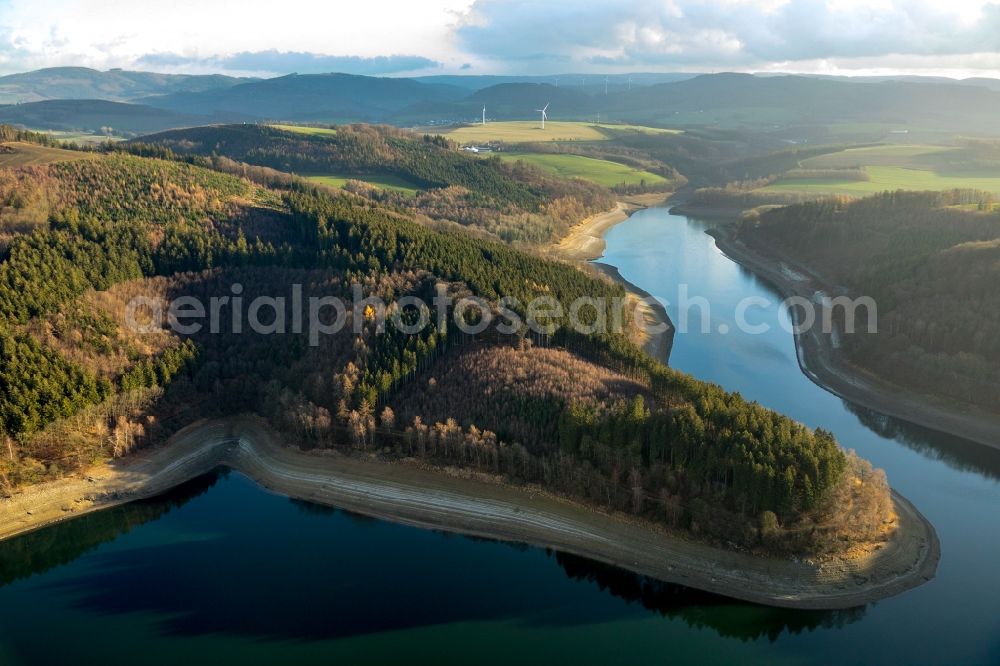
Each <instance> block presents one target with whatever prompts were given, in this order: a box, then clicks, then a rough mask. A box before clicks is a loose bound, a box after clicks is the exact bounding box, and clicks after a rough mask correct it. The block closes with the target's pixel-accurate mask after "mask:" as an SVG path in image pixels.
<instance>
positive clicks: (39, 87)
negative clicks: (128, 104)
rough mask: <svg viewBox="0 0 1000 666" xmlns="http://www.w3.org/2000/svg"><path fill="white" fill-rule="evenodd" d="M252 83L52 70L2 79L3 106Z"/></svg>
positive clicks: (208, 76) (114, 98)
mask: <svg viewBox="0 0 1000 666" xmlns="http://www.w3.org/2000/svg"><path fill="white" fill-rule="evenodd" d="M251 80H253V79H246V78H235V77H232V76H224V75H222V74H205V75H192V74H157V73H154V72H132V71H127V70H121V69H112V70H108V71H106V72H101V71H98V70H96V69H90V68H87V67H50V68H47V69H39V70H35V71H32V72H23V73H20V74H10V75H7V76H0V104H19V103H24V102H39V101H42V100H48V99H103V100H108V101H113V102H124V101H129V100H134V99H137V98H140V97H149V96H151V95H166V94H170V93H177V92H200V91H205V90H212V89H215V88H227V87H229V86H234V85H237V84H240V83H246V82H248V81H251Z"/></svg>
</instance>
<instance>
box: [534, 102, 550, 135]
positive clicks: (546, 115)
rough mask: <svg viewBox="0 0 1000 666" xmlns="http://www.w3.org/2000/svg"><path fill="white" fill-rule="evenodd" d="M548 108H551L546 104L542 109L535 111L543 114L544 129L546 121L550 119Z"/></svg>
mask: <svg viewBox="0 0 1000 666" xmlns="http://www.w3.org/2000/svg"><path fill="white" fill-rule="evenodd" d="M548 108H549V105H548V104H546V105H545V106H543V107H542V108H540V109H535V111H538V112H539V113H540V114H542V129H545V119H546V118H548V117H549V114H548V113H546V111H547V110H548Z"/></svg>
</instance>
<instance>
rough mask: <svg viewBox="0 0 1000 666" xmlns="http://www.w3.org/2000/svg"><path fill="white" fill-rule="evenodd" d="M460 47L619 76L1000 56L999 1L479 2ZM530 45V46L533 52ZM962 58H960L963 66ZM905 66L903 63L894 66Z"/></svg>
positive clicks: (500, 59) (499, 59)
mask: <svg viewBox="0 0 1000 666" xmlns="http://www.w3.org/2000/svg"><path fill="white" fill-rule="evenodd" d="M458 37H459V44H460V45H461V46H462V47H463V48H465V49H467V50H469V51H470V52H472V53H475V54H478V55H479V56H480V57H483V58H487V59H491V60H493V61H494V62H496V63H500V64H502V63H505V62H515V63H516V62H517V61H518V60H519V59H521V58H523V57H524V56H525V54H527V55H528V56H530V59H531V60H533V61H535V62H536V66H537V67H544V66H545V61H546V60H547V59H551V61H552V62H553V64H555V65H557V68H558V69H564V68H565V62H566V59H567V58H569V59H570V60H572V61H575V62H577V63H579V64H580V65H581V66H583V65H585V64H587V63H588V62H590V63H595V62H596V63H600V64H604V65H615V64H617V65H619V66H620V67H622V68H631V69H635V68H644V67H645V68H675V69H691V68H700V69H711V68H719V67H726V68H733V69H754V68H768V67H770V66H771V65H773V64H774V63H777V62H781V63H788V64H790V65H792V66H794V64H795V63H798V62H802V63H804V64H805V63H809V62H812V61H816V60H820V59H830V58H837V59H840V60H841V61H844V66H846V67H849V66H850V65H849V62H846V61H849V60H852V59H860V58H872V57H881V56H885V57H888V56H900V55H902V56H915V58H914V59H913V63H914V66H915V67H923V66H926V64H927V63H926V62H925V61H926V57H928V56H947V57H948V58H949V60H950V61H951V63H952V65H953V66H954V65H959V66H961V65H963V63H962V62H956V58H954V56H962V55H968V56H970V57H969V58H968V59H967V62H966V63H965V66H968V67H975V66H976V62H978V61H979V60H981V58H979V56H977V55H976V54H984V53H994V52H998V51H1000V6H998V4H997V2H996V0H954V1H953V2H945V3H942V2H931V1H929V0H914V1H909V2H902V1H898V0H897V1H895V2H893V1H891V0H882V1H877V0H876V1H873V0H864V1H861V0H791V1H789V0H784V1H780V0H779V1H771V2H760V1H748V0H715V1H712V2H703V1H700V0H629V1H628V2H616V3H611V2H604V1H603V0H548V1H547V2H545V3H536V2H531V1H529V0H477V1H476V2H475V3H474V5H473V6H472V8H471V9H470V11H469V12H468V14H467V20H466V21H465V23H464V24H463V25H461V26H460V27H459V29H458ZM523 44H531V45H532V50H530V51H526V50H525V49H524V47H523V46H522V45H523ZM959 60H960V59H959ZM897 61H898V59H897Z"/></svg>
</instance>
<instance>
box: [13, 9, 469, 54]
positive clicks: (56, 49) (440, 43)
mask: <svg viewBox="0 0 1000 666" xmlns="http://www.w3.org/2000/svg"><path fill="white" fill-rule="evenodd" d="M470 2H471V0H439V1H438V2H435V3H433V4H427V3H422V2H408V1H401V0H364V2H357V1H356V0H350V1H330V0H325V1H317V0H283V2H281V3H278V4H277V5H276V4H275V3H274V2H272V1H265V0H238V1H237V0H210V1H205V0H173V1H172V2H159V1H157V2H152V1H149V0H0V67H3V68H5V69H8V70H10V69H12V68H13V69H26V68H30V67H40V66H50V65H85V66H91V67H98V68H106V67H129V66H134V65H135V63H136V62H137V61H138V59H139V58H141V57H142V56H146V55H149V54H176V55H180V56H183V57H184V58H185V59H186V62H185V64H184V65H183V67H182V66H180V65H177V66H175V67H174V69H175V70H181V69H184V70H187V71H195V70H197V69H198V68H199V65H198V60H199V59H205V60H206V61H211V60H212V59H213V58H217V57H220V56H221V57H225V56H231V55H234V54H237V53H254V52H267V51H279V52H293V53H313V54H321V55H329V56H359V57H362V58H370V57H376V56H389V55H392V54H398V53H405V54H414V55H417V56H422V57H425V58H428V59H430V60H433V61H443V62H447V63H451V62H454V67H455V68H456V69H457V68H458V67H459V66H460V65H461V64H462V62H465V61H466V60H468V58H466V57H460V54H458V53H456V51H455V50H454V48H453V47H452V40H451V34H452V33H451V26H452V25H453V24H454V22H455V20H456V16H457V14H456V12H460V11H464V10H465V9H467V8H468V6H469V4H470ZM4 35H6V37H7V39H6V40H4ZM5 42H6V45H5ZM209 66H210V62H209Z"/></svg>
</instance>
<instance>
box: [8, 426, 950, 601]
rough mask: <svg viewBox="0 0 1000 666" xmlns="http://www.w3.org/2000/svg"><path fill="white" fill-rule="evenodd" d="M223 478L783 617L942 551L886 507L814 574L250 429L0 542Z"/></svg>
mask: <svg viewBox="0 0 1000 666" xmlns="http://www.w3.org/2000/svg"><path fill="white" fill-rule="evenodd" d="M219 466H226V467H231V468H233V469H235V470H237V471H239V472H241V473H243V474H245V475H247V476H248V477H250V478H251V479H253V480H254V481H256V482H257V483H259V484H261V485H262V486H264V487H266V488H268V489H270V490H272V491H274V492H277V493H280V494H282V495H288V496H291V497H296V498H300V499H304V500H308V501H312V502H316V503H319V504H326V505H331V506H336V507H339V508H343V509H347V510H350V511H354V512H358V513H362V514H365V515H369V516H372V517H376V518H380V519H384V520H389V521H392V522H397V523H403V524H407V525H413V526H418V527H423V528H431V529H440V530H445V531H449V532H456V533H460V534H467V535H474V536H481V537H486V538H493V539H500V540H508V541H517V542H523V543H529V544H532V545H536V546H542V547H549V548H553V549H556V550H559V551H563V552H567V553H573V554H576V555H580V556H582V557H587V558H590V559H594V560H598V561H601V562H606V563H609V564H612V565H615V566H618V567H621V568H624V569H628V570H630V571H633V572H635V573H639V574H642V575H647V576H650V577H653V578H656V579H659V580H664V581H667V582H672V583H678V584H682V585H686V586H689V587H693V588H697V589H701V590H706V591H709V592H713V593H717V594H721V595H725V596H728V597H733V598H737V599H741V600H745V601H751V602H755V603H762V604H768V605H774V606H783V607H788V608H810V609H829V610H833V609H840V608H850V607H855V606H860V605H863V604H867V603H870V602H873V601H876V600H879V599H883V598H886V597H889V596H893V595H896V594H899V593H902V592H904V591H906V590H909V589H911V588H913V587H916V586H918V585H920V584H922V583H924V582H926V581H927V580H930V579H931V578H932V577H933V576H934V573H935V571H936V568H937V563H938V559H939V557H940V546H939V543H938V540H937V536H936V534H935V532H934V529H933V527H932V526H931V525H930V524H929V523H928V522H927V520H926V519H925V518H924V517H923V516H922V515H920V513H919V512H918V511H917V510H916V509H915V508H914V507H913V506H912V505H911V504H910V503H909V502H908V501H906V500H905V499H904V498H902V497H900V496H899V495H897V494H895V493H894V495H893V497H894V500H895V504H896V510H897V513H898V516H899V528H898V530H897V532H896V533H895V534H894V536H893V537H892V539H891V540H890V541H889V542H888V543H887V544H885V545H884V546H883V547H882V548H881V549H880V550H878V551H876V552H875V553H874V554H873V555H871V556H869V557H867V558H865V559H864V560H843V559H839V560H827V561H825V562H823V563H820V564H811V563H808V562H803V561H795V560H791V559H789V560H785V559H777V558H761V557H756V556H752V555H748V554H744V553H738V552H734V551H729V550H723V549H720V548H715V547H712V546H710V545H707V544H703V543H699V542H697V541H689V540H687V539H684V538H681V537H679V536H677V535H673V534H669V533H667V532H665V531H663V530H660V529H655V528H654V527H653V526H652V524H651V523H646V522H644V521H639V520H626V519H623V518H619V517H615V516H612V515H608V514H605V513H602V512H599V511H596V510H593V509H591V508H588V507H586V506H583V505H581V504H577V503H574V502H571V501H568V500H563V499H560V498H556V497H552V496H549V495H547V494H545V493H540V492H538V491H537V490H533V489H531V488H519V487H510V486H506V485H496V484H489V483H484V482H481V481H475V480H471V479H466V478H460V477H455V476H450V475H447V474H443V473H441V472H437V471H431V470H427V469H423V468H421V467H418V466H415V465H409V464H406V463H384V462H376V461H371V460H362V459H357V458H352V457H348V456H345V455H342V454H338V453H335V452H331V451H318V452H301V451H298V450H295V449H292V448H289V447H286V446H282V445H280V444H279V443H278V441H277V437H276V436H275V435H273V434H272V433H271V432H270V431H269V430H268V429H267V427H266V426H264V425H263V424H262V422H261V421H260V420H259V419H257V418H255V417H247V416H244V417H233V418H228V419H222V420H217V421H201V422H198V423H195V424H192V425H191V426H189V427H187V428H185V429H184V430H182V431H180V432H179V433H177V434H176V435H175V436H174V437H172V438H171V440H170V442H169V443H168V444H167V445H165V446H162V447H157V448H154V449H150V450H147V451H143V452H140V453H137V454H135V455H133V456H130V457H128V458H126V459H123V460H120V461H116V462H114V463H112V464H108V465H102V466H100V467H98V468H95V469H94V470H91V472H90V475H89V476H82V477H72V478H67V479H62V480H60V481H54V482H50V483H45V484H41V485H39V486H33V487H31V488H28V489H26V490H25V491H24V492H23V493H21V494H20V495H15V496H14V497H13V498H10V499H8V500H4V501H3V502H0V539H3V538H9V537H11V536H15V535H17V534H21V533H24V532H27V531H31V530H34V529H38V528H40V527H43V526H44V525H48V524H51V523H55V522H58V521H61V520H67V519H71V518H74V517H76V516H79V515H81V514H83V513H87V512H90V511H97V510H100V509H104V508H108V507H111V506H115V505H118V504H122V503H125V502H129V501H132V500H136V499H140V498H145V497H151V496H154V495H157V494H160V493H163V492H165V491H166V490H168V489H170V488H172V487H174V486H176V485H179V484H181V483H183V482H185V481H188V480H190V479H192V478H195V477H197V476H200V475H202V474H205V473H207V472H210V471H211V470H212V469H215V468H217V467H219Z"/></svg>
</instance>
